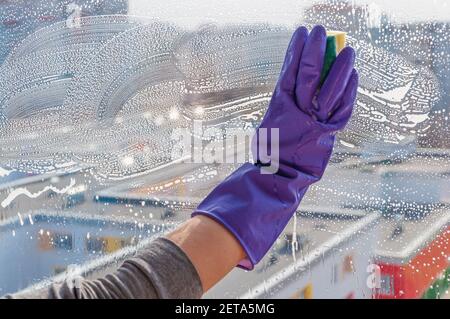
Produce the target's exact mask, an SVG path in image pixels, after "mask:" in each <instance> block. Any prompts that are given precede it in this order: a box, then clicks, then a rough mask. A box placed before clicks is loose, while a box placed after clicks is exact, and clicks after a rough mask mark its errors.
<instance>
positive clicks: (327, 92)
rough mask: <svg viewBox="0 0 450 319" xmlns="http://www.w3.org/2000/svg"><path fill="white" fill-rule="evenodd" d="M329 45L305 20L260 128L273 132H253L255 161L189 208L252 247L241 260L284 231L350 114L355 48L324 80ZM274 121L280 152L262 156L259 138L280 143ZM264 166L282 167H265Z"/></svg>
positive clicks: (257, 254) (249, 265)
mask: <svg viewBox="0 0 450 319" xmlns="http://www.w3.org/2000/svg"><path fill="white" fill-rule="evenodd" d="M325 47H326V32H325V29H324V28H323V27H322V26H316V27H314V29H313V30H312V31H311V33H310V34H309V35H308V31H307V29H306V28H304V27H300V28H298V29H297V30H296V31H295V33H294V35H293V37H292V40H291V42H290V44H289V48H288V50H287V53H286V58H285V61H284V66H283V68H282V70H281V75H280V78H279V81H278V83H277V86H276V88H275V91H274V93H273V96H272V100H271V102H270V105H269V108H268V110H267V112H266V114H265V116H264V119H263V120H262V123H261V124H260V126H259V128H258V131H260V130H261V129H262V128H263V129H267V131H268V132H269V133H268V134H267V135H268V137H267V138H265V139H263V138H261V136H259V143H257V142H258V141H256V140H255V138H254V139H253V147H252V152H253V157H254V158H255V159H256V160H257V161H256V164H250V163H246V164H244V165H242V166H241V167H240V168H239V169H237V170H236V171H235V172H233V173H232V174H231V175H230V176H228V177H227V178H226V179H225V180H224V181H223V182H222V183H221V184H220V185H218V186H217V187H216V188H215V189H214V190H213V191H212V192H211V193H210V194H209V195H208V196H207V197H206V198H205V199H204V200H203V201H202V202H201V203H200V205H199V206H198V208H197V209H196V210H195V211H194V213H193V214H192V215H193V216H195V215H205V216H208V217H210V218H213V219H214V220H216V221H218V222H219V223H221V224H222V225H223V226H224V227H225V228H227V229H228V230H229V231H230V232H231V233H232V234H233V235H234V236H235V237H236V238H237V239H238V240H239V242H240V243H241V245H242V247H243V248H244V250H245V252H246V254H247V259H245V260H243V261H241V262H240V264H239V266H240V267H243V268H246V269H253V267H254V265H255V264H257V263H258V262H259V261H260V260H261V259H262V257H263V256H264V255H265V254H266V253H267V251H268V250H269V249H270V247H271V246H272V245H273V243H274V242H275V240H276V239H277V238H278V237H279V235H280V234H281V232H282V231H283V229H284V228H285V227H286V224H287V223H288V222H289V220H290V219H291V217H292V216H293V214H294V212H295V210H296V209H297V207H298V205H299V204H300V201H301V199H302V198H303V195H304V194H305V192H306V190H307V189H308V186H309V185H311V184H312V183H314V182H317V181H318V180H319V179H320V178H321V177H322V175H323V172H324V170H325V168H326V166H327V164H328V161H329V158H330V156H331V152H332V150H333V143H334V139H335V133H336V132H337V131H339V130H341V129H343V128H344V127H345V125H346V124H347V122H348V120H349V118H350V116H351V113H352V109H353V105H354V102H355V98H356V90H357V86H358V75H357V73H356V71H355V69H354V68H353V64H354V60H355V52H354V50H353V49H352V48H350V47H347V48H345V49H343V50H342V51H341V53H340V54H339V56H338V57H337V58H336V60H335V62H334V64H333V66H332V68H331V70H330V73H329V74H328V77H327V79H326V81H325V83H324V84H323V86H322V87H321V88H320V87H319V82H320V74H321V70H322V66H323V61H324V54H325ZM270 129H278V131H279V139H278V146H279V152H278V154H276V153H277V152H272V153H271V154H270V156H260V154H258V149H261V148H262V147H263V146H262V144H261V143H267V144H268V146H267V145H266V147H267V149H269V150H271V148H272V147H273V146H276V144H277V143H276V141H273V140H271V135H270ZM257 136H258V134H257ZM255 145H257V146H259V148H258V147H256V146H255ZM263 153H264V152H263ZM273 154H276V155H278V158H275V156H273ZM267 166H270V167H276V168H278V170H277V171H276V172H275V173H273V174H267ZM265 170H266V171H265Z"/></svg>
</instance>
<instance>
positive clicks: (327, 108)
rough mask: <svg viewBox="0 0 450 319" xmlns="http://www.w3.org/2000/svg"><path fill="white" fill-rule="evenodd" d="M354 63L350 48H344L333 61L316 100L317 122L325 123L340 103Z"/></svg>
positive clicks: (352, 52)
mask: <svg viewBox="0 0 450 319" xmlns="http://www.w3.org/2000/svg"><path fill="white" fill-rule="evenodd" d="M354 63H355V51H354V50H353V48H351V47H346V48H344V49H343V50H342V51H341V53H340V54H339V55H338V57H337V58H336V60H335V61H334V63H333V66H332V67H331V70H330V73H329V74H328V76H327V78H326V79H325V83H324V84H323V85H322V87H321V88H320V92H319V96H318V98H317V105H318V109H317V110H315V115H316V116H317V118H318V119H319V121H321V122H326V121H327V119H328V118H329V116H330V114H331V112H333V110H334V109H335V108H336V107H337V105H338V103H339V102H340V101H341V98H342V96H343V94H344V91H345V89H346V87H347V85H348V81H349V79H350V76H351V75H352V72H353V65H354Z"/></svg>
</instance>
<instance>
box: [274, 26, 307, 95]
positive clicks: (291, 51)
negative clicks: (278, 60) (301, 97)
mask: <svg viewBox="0 0 450 319" xmlns="http://www.w3.org/2000/svg"><path fill="white" fill-rule="evenodd" d="M307 38H308V29H306V28H305V27H299V28H298V29H297V30H295V32H294V34H293V35H292V38H291V42H290V43H289V46H288V49H287V51H286V57H285V58H284V64H283V68H282V69H281V74H280V79H279V81H278V86H279V88H280V89H281V90H282V91H285V92H287V93H289V94H293V93H294V90H295V82H296V80H297V73H298V68H299V64H300V57H301V56H302V51H303V47H304V45H305V42H306V39H307Z"/></svg>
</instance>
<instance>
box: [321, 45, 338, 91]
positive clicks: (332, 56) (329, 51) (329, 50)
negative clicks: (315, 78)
mask: <svg viewBox="0 0 450 319" xmlns="http://www.w3.org/2000/svg"><path fill="white" fill-rule="evenodd" d="M336 51H337V44H336V38H335V37H334V36H327V46H326V49H325V58H324V61H323V67H322V73H321V74H320V85H322V84H323V82H325V79H326V77H327V75H328V73H329V72H330V69H331V66H332V65H333V63H334V60H336V56H337V53H336Z"/></svg>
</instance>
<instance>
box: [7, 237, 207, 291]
mask: <svg viewBox="0 0 450 319" xmlns="http://www.w3.org/2000/svg"><path fill="white" fill-rule="evenodd" d="M78 287H79V288H70V286H69V285H68V284H67V283H66V282H64V283H54V284H52V285H50V286H49V287H47V288H43V289H40V290H34V291H28V292H24V293H17V294H13V295H9V296H6V298H24V299H105V298H124V299H125V298H137V299H156V298H189V299H193V298H200V297H201V295H202V293H203V291H202V286H201V282H200V278H199V276H198V274H197V271H196V270H195V268H194V266H193V265H192V263H191V262H190V260H189V259H188V257H187V256H186V255H185V253H184V252H183V251H182V250H181V249H180V248H179V247H178V246H176V245H175V244H174V243H172V242H171V241H170V240H168V239H165V238H158V239H156V240H154V241H153V242H152V243H151V244H150V245H148V246H147V247H146V248H144V249H142V250H140V251H139V252H138V253H137V255H136V256H134V257H133V258H130V259H128V260H126V261H125V262H124V263H123V264H122V266H120V267H119V268H118V269H117V270H116V271H115V272H114V273H112V274H109V275H106V276H105V277H103V278H101V279H96V280H86V279H82V280H81V282H80V284H79V285H78Z"/></svg>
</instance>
